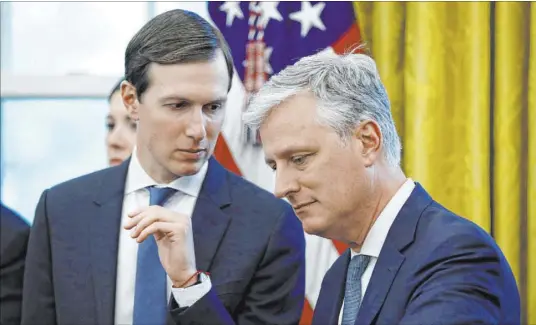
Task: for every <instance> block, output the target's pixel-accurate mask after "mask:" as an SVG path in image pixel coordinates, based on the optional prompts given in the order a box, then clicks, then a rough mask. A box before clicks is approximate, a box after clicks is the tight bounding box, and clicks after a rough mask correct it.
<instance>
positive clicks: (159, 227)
mask: <svg viewBox="0 0 536 325" xmlns="http://www.w3.org/2000/svg"><path fill="white" fill-rule="evenodd" d="M172 232H173V224H171V223H169V222H161V221H157V222H153V223H151V224H150V225H148V226H147V227H145V228H144V229H143V230H142V231H141V232H140V233H139V235H138V236H137V237H135V236H132V237H133V238H136V241H137V242H138V243H141V242H142V241H144V240H145V239H147V237H149V236H150V235H155V239H156V240H160V238H161V237H162V236H165V235H166V234H169V233H172Z"/></svg>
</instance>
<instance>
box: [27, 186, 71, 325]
mask: <svg viewBox="0 0 536 325" xmlns="http://www.w3.org/2000/svg"><path fill="white" fill-rule="evenodd" d="M46 205H47V191H45V192H43V194H42V195H41V198H40V199H39V203H38V204H37V208H36V211H35V218H34V223H33V226H32V229H31V231H30V240H29V242H28V253H27V255H26V269H25V271H24V290H23V297H22V324H23V325H24V324H27V325H35V324H47V325H54V324H56V308H55V301H54V289H53V284H52V255H51V253H50V229H49V225H48V217H47V207H46ZM74 289H75V288H73V290H74Z"/></svg>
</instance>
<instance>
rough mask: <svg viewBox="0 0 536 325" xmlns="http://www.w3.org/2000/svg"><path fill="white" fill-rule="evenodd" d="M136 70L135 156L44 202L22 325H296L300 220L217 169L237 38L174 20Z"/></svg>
mask: <svg viewBox="0 0 536 325" xmlns="http://www.w3.org/2000/svg"><path fill="white" fill-rule="evenodd" d="M125 70H126V71H125V79H126V80H125V81H124V82H123V84H122V86H121V96H122V98H123V102H124V104H125V106H126V107H127V109H128V111H129V114H130V116H131V117H132V119H134V120H136V121H137V123H138V131H137V139H136V147H135V148H134V152H133V154H132V156H131V158H130V159H129V160H127V161H125V162H124V163H123V164H121V165H119V166H116V167H112V168H109V169H106V170H103V171H98V172H96V173H93V174H90V175H86V176H82V177H80V178H77V179H74V180H70V181H68V182H65V183H63V184H60V185H57V186H55V187H53V188H51V189H49V190H46V191H45V192H44V193H43V195H42V196H41V199H40V201H39V204H38V207H37V210H36V216H35V221H34V226H33V229H32V232H31V234H30V241H29V248H28V257H27V269H26V273H25V281H26V282H25V286H24V299H23V312H22V324H28V325H35V324H47V325H50V324H66V325H74V324H102V325H108V324H166V323H167V324H235V323H236V324H296V323H297V322H298V321H299V318H300V314H301V310H302V307H303V299H304V286H305V269H304V264H305V260H304V256H305V240H304V234H303V228H302V227H301V225H300V222H299V220H298V219H297V218H296V216H295V214H294V213H293V211H292V209H291V207H290V206H289V205H288V204H287V203H285V202H284V201H282V200H279V199H276V198H275V197H274V196H273V195H272V194H270V193H268V192H266V191H264V190H262V189H260V188H258V187H256V186H254V185H253V184H250V183H249V182H247V181H245V180H244V179H242V178H240V177H238V176H236V175H234V174H232V173H230V172H228V171H227V170H225V169H224V168H223V167H222V166H221V165H219V164H218V162H217V161H216V160H214V159H213V158H210V156H211V154H212V152H213V150H214V146H215V143H216V139H217V137H218V134H219V132H220V129H221V126H222V123H223V118H224V116H225V102H226V98H227V93H228V91H229V89H230V85H231V84H230V83H231V80H232V75H233V65H232V60H231V54H230V51H229V48H228V45H227V44H226V43H225V40H224V39H223V38H222V36H221V35H220V34H219V32H218V31H217V30H215V29H214V28H213V27H212V26H211V25H210V24H209V23H208V22H206V21H205V20H203V19H202V18H201V17H199V16H197V15H196V14H194V13H191V12H187V11H182V10H173V11H169V12H166V13H163V14H161V15H159V16H157V17H155V18H154V19H152V20H151V21H150V22H148V23H147V24H146V25H145V26H144V27H143V28H142V29H141V30H140V31H139V32H138V33H137V34H136V35H135V36H134V37H133V38H132V40H131V41H130V43H129V44H128V47H127V49H126V54H125Z"/></svg>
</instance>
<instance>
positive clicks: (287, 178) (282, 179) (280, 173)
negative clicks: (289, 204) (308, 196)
mask: <svg viewBox="0 0 536 325" xmlns="http://www.w3.org/2000/svg"><path fill="white" fill-rule="evenodd" d="M299 190H300V185H299V183H298V180H297V179H296V176H295V175H293V173H292V172H290V171H289V172H287V171H285V170H284V169H283V168H278V169H277V171H276V173H275V191H274V195H275V196H276V197H278V198H280V199H282V198H284V197H288V196H289V195H290V194H292V193H296V192H298V191H299Z"/></svg>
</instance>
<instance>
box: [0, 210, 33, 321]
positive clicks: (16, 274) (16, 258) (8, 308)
mask: <svg viewBox="0 0 536 325" xmlns="http://www.w3.org/2000/svg"><path fill="white" fill-rule="evenodd" d="M8 213H9V215H7V214H8ZM2 214H6V215H2V230H1V231H2V238H1V241H2V242H1V246H2V247H1V252H0V254H2V255H1V256H0V260H1V267H0V278H1V279H2V281H1V284H0V324H3V325H4V324H5V325H7V324H20V317H21V304H22V284H23V274H24V260H25V257H26V248H27V245H28V236H29V234H30V226H28V225H27V224H24V221H22V220H21V221H20V222H16V220H13V221H8V220H6V219H7V218H19V217H18V216H17V215H15V214H14V213H12V212H11V211H8V210H7V209H4V208H3V207H2Z"/></svg>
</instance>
